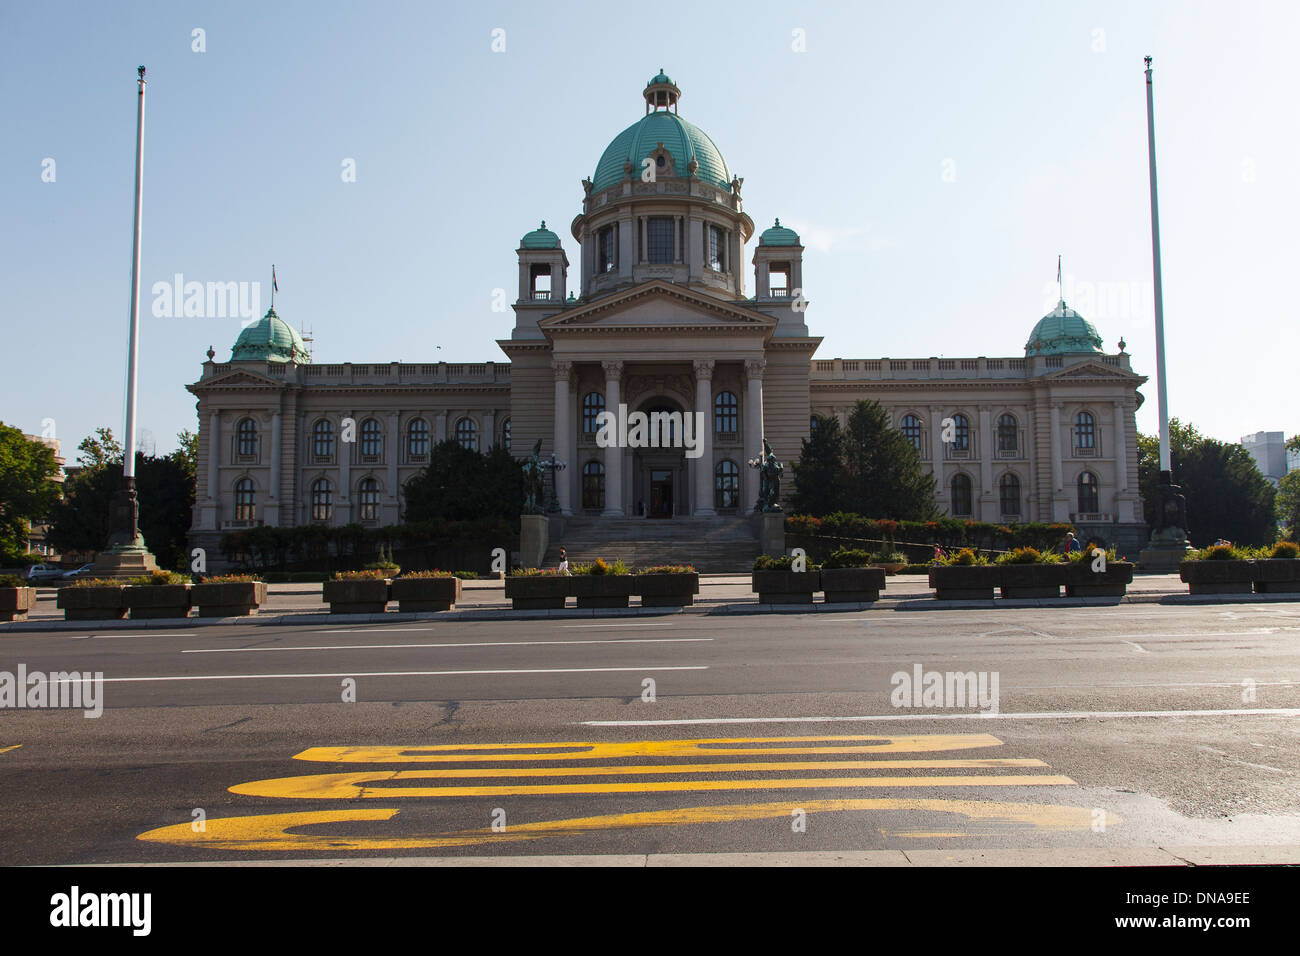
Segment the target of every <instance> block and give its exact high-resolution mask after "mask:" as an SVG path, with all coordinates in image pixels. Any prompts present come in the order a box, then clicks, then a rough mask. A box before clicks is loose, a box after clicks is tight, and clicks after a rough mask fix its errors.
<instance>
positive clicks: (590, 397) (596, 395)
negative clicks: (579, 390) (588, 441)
mask: <svg viewBox="0 0 1300 956" xmlns="http://www.w3.org/2000/svg"><path fill="white" fill-rule="evenodd" d="M604 410H605V396H604V395H602V394H600V392H588V393H587V394H586V395H584V396H582V430H583V431H584V432H586V433H587V434H588V435H590V434H593V433H595V432H596V431H598V430H599V428H598V426H597V425H596V416H598V415H599V414H600V413H601V412H603V411H604Z"/></svg>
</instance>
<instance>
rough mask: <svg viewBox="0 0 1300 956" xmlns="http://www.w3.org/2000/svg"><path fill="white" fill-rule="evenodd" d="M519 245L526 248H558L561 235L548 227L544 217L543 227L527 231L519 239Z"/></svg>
mask: <svg viewBox="0 0 1300 956" xmlns="http://www.w3.org/2000/svg"><path fill="white" fill-rule="evenodd" d="M519 245H521V246H522V247H523V248H525V249H558V248H559V247H560V237H559V236H557V235H556V234H555V233H553V232H551V230H549V229H547V228H546V220H545V219H543V220H542V225H541V227H540V228H538V229H534V230H533V231H532V232H530V233H527V234H526V235H525V236H524V237H523V238H522V239H520V240H519Z"/></svg>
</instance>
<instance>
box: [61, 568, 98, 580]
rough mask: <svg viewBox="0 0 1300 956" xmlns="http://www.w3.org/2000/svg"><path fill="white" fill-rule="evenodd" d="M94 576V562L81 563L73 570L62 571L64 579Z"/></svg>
mask: <svg viewBox="0 0 1300 956" xmlns="http://www.w3.org/2000/svg"><path fill="white" fill-rule="evenodd" d="M94 576H95V565H94V564H83V565H82V566H81V567H79V568H77V569H76V570H74V571H64V572H63V580H64V581H75V580H77V578H93V577H94Z"/></svg>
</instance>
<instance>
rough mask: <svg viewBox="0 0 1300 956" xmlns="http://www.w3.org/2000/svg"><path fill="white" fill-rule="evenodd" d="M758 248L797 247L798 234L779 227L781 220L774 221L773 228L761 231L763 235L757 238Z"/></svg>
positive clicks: (781, 226)
mask: <svg viewBox="0 0 1300 956" xmlns="http://www.w3.org/2000/svg"><path fill="white" fill-rule="evenodd" d="M758 244H759V245H760V246H797V245H799V234H798V233H797V232H795V231H794V230H793V229H787V228H786V227H785V226H783V225H781V220H780V219H778V220H777V221H776V225H775V226H771V227H769V228H767V229H764V230H763V234H762V235H761V236H759V237H758Z"/></svg>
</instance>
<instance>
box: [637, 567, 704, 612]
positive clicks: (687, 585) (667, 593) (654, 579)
mask: <svg viewBox="0 0 1300 956" xmlns="http://www.w3.org/2000/svg"><path fill="white" fill-rule="evenodd" d="M632 593H633V594H640V595H641V606H642V607H690V606H691V605H692V604H694V603H695V595H697V594H699V593H700V576H699V574H697V573H696V572H694V571H683V572H681V573H680V574H638V575H637V576H636V590H635V591H633V592H632Z"/></svg>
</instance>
